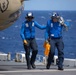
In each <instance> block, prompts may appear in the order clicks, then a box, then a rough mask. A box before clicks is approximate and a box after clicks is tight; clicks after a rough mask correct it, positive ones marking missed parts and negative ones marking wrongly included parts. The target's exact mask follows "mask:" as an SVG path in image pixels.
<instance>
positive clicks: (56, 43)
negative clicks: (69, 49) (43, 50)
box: [47, 38, 64, 68]
mask: <svg viewBox="0 0 76 75" xmlns="http://www.w3.org/2000/svg"><path fill="white" fill-rule="evenodd" d="M50 45H51V49H50V53H49V56H48V59H47V66H50V65H51V63H52V61H53V58H54V55H55V48H57V50H58V67H60V68H61V67H63V61H64V51H63V49H64V43H63V40H62V38H51V39H50Z"/></svg>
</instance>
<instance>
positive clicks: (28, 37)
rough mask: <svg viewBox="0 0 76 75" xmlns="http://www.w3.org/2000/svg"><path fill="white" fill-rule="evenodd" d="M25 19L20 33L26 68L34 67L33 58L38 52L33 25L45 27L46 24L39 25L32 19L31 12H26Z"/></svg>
mask: <svg viewBox="0 0 76 75" xmlns="http://www.w3.org/2000/svg"><path fill="white" fill-rule="evenodd" d="M25 19H26V21H24V22H23V23H22V27H21V32H20V35H21V37H22V40H23V44H24V49H25V52H26V61H27V69H31V66H32V68H33V69H35V68H36V66H35V59H36V56H37V53H38V46H37V43H36V39H35V27H37V28H39V29H46V25H40V24H38V23H37V22H36V21H34V20H33V19H34V16H33V13H32V12H28V13H27V15H26V17H25ZM30 49H31V50H32V56H31V58H30Z"/></svg>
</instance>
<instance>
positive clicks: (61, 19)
mask: <svg viewBox="0 0 76 75" xmlns="http://www.w3.org/2000/svg"><path fill="white" fill-rule="evenodd" d="M59 23H60V24H61V25H63V24H64V19H63V17H60V19H59Z"/></svg>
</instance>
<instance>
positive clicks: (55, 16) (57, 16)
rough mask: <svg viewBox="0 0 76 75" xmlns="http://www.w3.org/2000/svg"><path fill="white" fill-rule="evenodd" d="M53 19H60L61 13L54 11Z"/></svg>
mask: <svg viewBox="0 0 76 75" xmlns="http://www.w3.org/2000/svg"><path fill="white" fill-rule="evenodd" d="M51 18H52V19H53V18H57V19H59V18H60V16H59V14H58V13H56V12H53V13H52V17H51Z"/></svg>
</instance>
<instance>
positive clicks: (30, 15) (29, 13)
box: [25, 12, 34, 18]
mask: <svg viewBox="0 0 76 75" xmlns="http://www.w3.org/2000/svg"><path fill="white" fill-rule="evenodd" d="M28 17H31V18H34V16H33V13H32V12H28V13H27V14H26V17H25V18H28Z"/></svg>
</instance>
